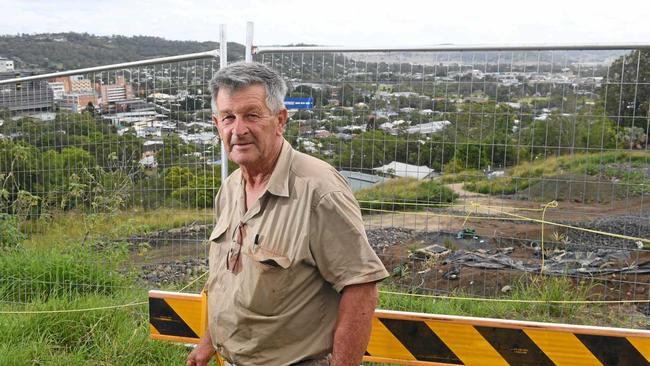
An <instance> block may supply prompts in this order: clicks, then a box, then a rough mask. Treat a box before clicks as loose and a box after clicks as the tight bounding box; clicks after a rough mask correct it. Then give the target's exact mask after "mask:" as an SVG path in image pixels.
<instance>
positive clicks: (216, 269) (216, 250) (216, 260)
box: [207, 216, 231, 289]
mask: <svg viewBox="0 0 650 366" xmlns="http://www.w3.org/2000/svg"><path fill="white" fill-rule="evenodd" d="M229 224H230V223H229V222H228V219H227V217H225V216H222V217H220V218H219V220H218V221H217V224H216V225H215V227H214V229H213V230H212V233H211V234H210V237H209V239H208V240H209V243H210V254H209V256H210V258H209V261H208V262H209V266H210V275H209V277H208V281H207V285H208V288H210V287H212V288H213V289H219V288H221V287H222V285H223V284H222V281H223V268H225V266H226V264H225V263H226V262H225V260H226V255H225V253H226V252H227V251H228V248H229V245H230V241H231V239H230V236H229V235H228V228H229Z"/></svg>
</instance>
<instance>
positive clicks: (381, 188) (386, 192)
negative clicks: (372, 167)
mask: <svg viewBox="0 0 650 366" xmlns="http://www.w3.org/2000/svg"><path fill="white" fill-rule="evenodd" d="M355 197H356V198H357V200H358V201H359V205H360V206H361V207H362V208H370V209H383V210H397V211H406V210H422V209H423V208H424V207H423V206H419V205H418V204H429V205H432V206H435V205H437V204H448V203H452V202H454V201H455V200H456V199H457V198H458V194H456V193H454V192H453V191H452V190H451V189H449V188H447V187H445V186H444V185H443V184H441V183H439V182H437V181H432V180H417V179H415V178H396V179H390V180H388V181H386V182H383V183H380V184H377V185H375V186H373V187H370V188H366V189H362V190H360V191H357V192H356V193H355Z"/></svg>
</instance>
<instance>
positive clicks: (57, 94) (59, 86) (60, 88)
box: [47, 81, 65, 100]
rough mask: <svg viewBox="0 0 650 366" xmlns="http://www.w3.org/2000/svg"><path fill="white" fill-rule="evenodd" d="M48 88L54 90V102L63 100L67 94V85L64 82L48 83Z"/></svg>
mask: <svg viewBox="0 0 650 366" xmlns="http://www.w3.org/2000/svg"><path fill="white" fill-rule="evenodd" d="M47 86H48V87H49V88H50V89H52V97H53V98H54V100H61V99H63V94H65V84H64V83H63V82H60V81H57V82H49V81H48V82H47Z"/></svg>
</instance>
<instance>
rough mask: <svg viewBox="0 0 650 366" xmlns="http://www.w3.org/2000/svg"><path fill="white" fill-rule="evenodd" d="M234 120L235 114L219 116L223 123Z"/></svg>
mask: <svg viewBox="0 0 650 366" xmlns="http://www.w3.org/2000/svg"><path fill="white" fill-rule="evenodd" d="M234 120H235V116H232V115H230V116H225V117H223V118H221V122H223V123H230V122H232V121H234Z"/></svg>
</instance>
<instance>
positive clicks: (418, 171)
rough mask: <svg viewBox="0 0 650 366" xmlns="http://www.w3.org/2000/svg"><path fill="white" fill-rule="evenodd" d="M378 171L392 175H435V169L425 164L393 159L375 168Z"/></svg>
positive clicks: (430, 176)
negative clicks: (413, 163) (407, 162)
mask: <svg viewBox="0 0 650 366" xmlns="http://www.w3.org/2000/svg"><path fill="white" fill-rule="evenodd" d="M372 170H374V171H375V172H377V173H380V174H384V175H387V176H392V177H400V178H416V179H425V178H432V177H433V176H435V171H434V170H433V169H431V168H429V167H428V166H425V165H420V166H418V165H411V164H406V163H400V162H397V161H393V162H391V163H390V164H386V165H384V166H380V167H378V168H373V169H372Z"/></svg>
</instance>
